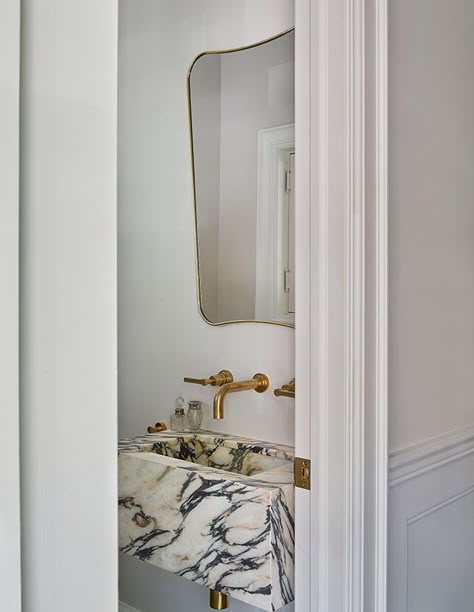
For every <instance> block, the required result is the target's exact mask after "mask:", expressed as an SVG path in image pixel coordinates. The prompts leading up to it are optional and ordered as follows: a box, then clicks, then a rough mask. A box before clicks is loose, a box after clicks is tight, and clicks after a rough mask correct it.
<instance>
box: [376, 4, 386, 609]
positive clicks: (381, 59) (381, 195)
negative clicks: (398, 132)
mask: <svg viewBox="0 0 474 612" xmlns="http://www.w3.org/2000/svg"><path fill="white" fill-rule="evenodd" d="M387 2H388V0H376V4H375V98H376V99H375V141H376V142H375V183H376V187H375V188H376V194H375V251H376V253H375V303H376V305H375V321H376V331H375V415H374V416H375V432H374V433H375V493H374V495H375V517H374V518H375V525H374V527H375V540H374V544H375V551H374V572H375V576H374V612H386V610H387V512H388V500H387V496H388V466H387V464H388V341H389V339H388V6H387Z"/></svg>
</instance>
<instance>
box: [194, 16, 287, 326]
mask: <svg viewBox="0 0 474 612" xmlns="http://www.w3.org/2000/svg"><path fill="white" fill-rule="evenodd" d="M294 31H295V28H294V26H293V27H291V28H288V29H287V30H284V31H283V32H279V33H278V34H275V35H274V36H271V37H270V38H265V39H264V40H261V41H259V42H256V43H252V44H250V45H245V46H244V47H235V48H232V49H222V50H215V51H202V52H201V53H199V54H198V55H196V57H195V58H194V59H193V61H192V63H191V66H190V67H189V70H188V74H187V95H188V118H189V136H190V144H191V168H192V181H193V200H194V232H195V236H196V242H195V245H196V247H195V248H196V284H197V299H198V310H199V314H200V315H201V317H202V318H203V319H204V321H205V322H206V323H207V324H208V325H212V326H213V327H220V326H222V325H231V324H232V323H265V324H267V325H278V326H279V327H289V328H290V329H295V325H294V324H292V323H282V322H279V321H265V320H258V319H236V320H232V321H220V322H217V323H215V322H213V321H210V320H209V319H208V318H207V317H206V315H205V313H204V310H203V308H202V290H201V274H200V259H199V233H198V211H197V192H196V167H195V164H194V139H193V114H192V98H191V73H192V70H193V68H194V66H195V64H196V62H197V61H198V60H199V59H201V57H204V56H205V55H224V54H227V53H236V52H237V51H247V50H248V49H255V48H256V47H260V46H262V45H265V44H266V43H269V42H273V41H274V40H278V39H279V38H282V37H283V36H286V34H290V33H291V32H294Z"/></svg>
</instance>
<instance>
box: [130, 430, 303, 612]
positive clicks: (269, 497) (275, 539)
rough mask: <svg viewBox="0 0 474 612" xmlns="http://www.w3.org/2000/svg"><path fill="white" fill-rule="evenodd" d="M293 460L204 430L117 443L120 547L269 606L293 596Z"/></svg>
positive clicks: (269, 447) (282, 451) (279, 450)
mask: <svg viewBox="0 0 474 612" xmlns="http://www.w3.org/2000/svg"><path fill="white" fill-rule="evenodd" d="M293 457H294V454H293V449H292V448H290V447H287V446H282V445H274V444H269V443H265V442H262V441H255V440H248V439H245V438H238V437H235V436H229V435H223V434H215V433H212V432H202V433H199V434H188V433H186V434H176V433H174V432H161V433H159V434H150V435H147V436H141V437H136V438H131V439H127V440H122V441H121V442H120V443H119V529H120V550H121V551H122V552H124V553H126V554H129V555H132V556H134V557H137V558H139V559H141V560H142V561H145V562H148V563H152V564H154V565H157V566H158V567H161V568H162V569H166V570H168V571H171V572H173V573H175V574H178V575H180V576H183V577H185V578H187V579H189V580H193V581H194V582H197V583H198V584H201V585H204V586H207V587H209V588H213V589H216V590H219V591H223V592H225V593H227V594H228V595H230V596H231V597H234V598H237V599H241V600H242V601H245V602H247V603H249V604H252V605H254V606H256V607H258V608H261V609H263V610H278V609H279V608H281V607H283V606H284V605H286V604H288V603H290V602H291V601H293V599H294V578H293V575H294V487H293Z"/></svg>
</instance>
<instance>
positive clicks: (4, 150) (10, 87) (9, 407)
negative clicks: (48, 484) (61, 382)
mask: <svg viewBox="0 0 474 612" xmlns="http://www.w3.org/2000/svg"><path fill="white" fill-rule="evenodd" d="M19 93H20V1H19V0H5V1H4V2H2V3H1V5H0V133H1V134H2V137H1V138H0V168H1V172H0V205H1V206H0V288H1V303H2V308H1V317H0V338H1V339H2V340H1V343H0V372H1V384H0V406H1V407H2V417H1V427H0V464H1V465H2V466H8V469H3V470H0V490H1V491H2V493H3V495H2V505H1V507H0V575H1V576H2V587H1V588H0V609H1V610H9V611H11V612H20V609H21V561H20V443H19V417H20V411H19V367H18V358H19V330H18V317H19V315H18V308H19V300H18V292H19V277H18V270H19V255H18V251H19V136H20V134H19V132H20V130H19V106H20V97H19Z"/></svg>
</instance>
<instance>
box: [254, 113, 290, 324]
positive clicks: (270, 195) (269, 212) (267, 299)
mask: <svg viewBox="0 0 474 612" xmlns="http://www.w3.org/2000/svg"><path fill="white" fill-rule="evenodd" d="M294 147H295V125H294V123H292V124H287V125H280V126H277V127H273V128H267V129H265V130H260V131H259V132H258V175H257V176H258V179H257V180H258V186H257V257H256V260H257V269H256V274H255V278H256V284H255V318H256V319H257V320H262V321H264V320H267V319H269V320H270V321H278V322H280V323H293V322H294V317H293V315H288V314H286V315H284V314H283V313H282V312H281V308H279V304H278V300H277V287H278V284H279V283H278V280H279V279H278V278H277V273H278V271H279V270H281V266H280V265H279V263H280V261H279V252H278V251H279V249H278V243H279V236H278V229H279V217H280V214H279V211H280V206H281V203H280V200H281V197H280V195H279V194H280V193H281V190H280V184H281V181H282V180H283V176H280V174H282V172H281V170H280V152H281V151H285V150H289V149H293V150H294ZM276 204H277V205H276ZM269 271H271V272H270V273H269ZM282 282H283V281H282V279H281V280H280V284H282Z"/></svg>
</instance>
